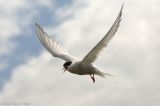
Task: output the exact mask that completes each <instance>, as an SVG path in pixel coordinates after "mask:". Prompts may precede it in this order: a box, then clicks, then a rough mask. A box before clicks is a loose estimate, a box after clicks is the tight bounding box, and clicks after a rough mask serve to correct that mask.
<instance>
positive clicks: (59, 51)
mask: <svg viewBox="0 0 160 106" xmlns="http://www.w3.org/2000/svg"><path fill="white" fill-rule="evenodd" d="M36 29H37V35H38V38H39V40H40V42H41V44H42V45H43V46H44V47H45V48H46V49H47V50H48V51H49V52H50V53H51V54H52V55H53V56H54V57H59V58H61V59H63V60H65V61H71V62H72V61H75V60H76V58H75V57H73V56H71V55H69V53H68V52H67V51H66V50H65V49H64V48H63V47H62V46H60V45H59V44H58V43H57V42H56V41H55V40H54V39H53V38H51V37H50V36H49V35H48V34H47V33H46V32H45V31H44V30H43V29H42V28H41V27H40V25H39V24H37V23H36Z"/></svg>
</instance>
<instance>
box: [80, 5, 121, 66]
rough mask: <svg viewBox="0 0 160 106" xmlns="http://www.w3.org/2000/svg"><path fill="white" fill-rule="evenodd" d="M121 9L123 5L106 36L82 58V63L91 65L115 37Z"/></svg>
mask: <svg viewBox="0 0 160 106" xmlns="http://www.w3.org/2000/svg"><path fill="white" fill-rule="evenodd" d="M122 9H123V5H122V7H121V10H120V12H119V14H118V16H117V18H116V20H115V22H114V24H113V25H112V27H111V28H110V30H109V31H108V32H107V34H106V35H105V36H104V37H103V39H102V40H101V41H100V42H99V43H98V44H97V45H96V46H95V47H94V48H93V49H92V50H91V51H90V52H89V53H88V54H87V55H86V56H85V57H84V58H83V60H82V62H84V63H93V62H94V61H95V60H96V58H97V57H98V54H99V53H100V52H101V51H102V50H103V49H104V48H106V47H107V45H108V42H109V41H110V40H111V38H112V37H113V36H114V35H115V33H116V31H117V29H118V27H119V25H120V22H121V16H122Z"/></svg>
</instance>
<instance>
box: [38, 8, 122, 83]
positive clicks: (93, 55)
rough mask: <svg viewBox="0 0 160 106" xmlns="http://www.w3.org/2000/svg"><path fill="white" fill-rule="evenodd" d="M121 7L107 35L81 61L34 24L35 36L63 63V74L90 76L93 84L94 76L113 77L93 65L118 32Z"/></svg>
mask: <svg viewBox="0 0 160 106" xmlns="http://www.w3.org/2000/svg"><path fill="white" fill-rule="evenodd" d="M122 9H123V5H122V7H121V9H120V11H119V14H118V16H117V18H116V20H115V22H114V24H113V25H112V26H111V28H110V30H109V31H108V32H107V34H106V35H105V36H104V37H103V38H102V39H101V40H100V42H99V43H98V44H97V45H96V46H95V47H94V48H93V49H92V50H91V51H90V52H89V53H88V54H87V55H86V56H85V57H84V58H83V59H82V60H80V59H77V58H76V57H74V56H72V55H70V54H69V53H68V52H67V51H66V50H65V49H64V48H63V47H62V46H61V45H59V44H58V43H57V42H56V41H55V40H54V39H53V38H51V37H50V36H49V35H48V34H47V33H46V32H45V31H44V30H43V29H42V28H41V27H40V25H39V24H37V23H36V29H37V35H38V38H39V40H40V42H41V44H42V45H43V46H44V47H45V48H46V49H47V50H48V51H49V52H50V53H51V54H52V55H53V56H54V57H58V58H61V59H63V60H64V61H65V63H64V64H63V67H64V69H63V70H64V72H65V71H66V70H67V71H69V72H71V73H73V74H78V75H90V77H91V79H92V81H93V83H94V82H95V78H94V75H99V76H101V77H103V78H106V77H107V76H113V75H112V74H108V73H104V72H102V71H101V70H99V69H98V68H97V67H96V66H95V65H93V63H94V62H95V60H96V59H97V57H98V55H99V54H100V52H101V51H102V50H103V49H104V48H106V47H107V45H108V42H109V41H110V40H111V39H112V37H113V36H114V35H115V33H116V32H117V30H118V27H119V26H120V22H121V19H122V18H121V16H122Z"/></svg>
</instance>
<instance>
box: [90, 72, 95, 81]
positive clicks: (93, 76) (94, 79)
mask: <svg viewBox="0 0 160 106" xmlns="http://www.w3.org/2000/svg"><path fill="white" fill-rule="evenodd" d="M92 75H93V76H92ZM92 75H91V74H90V77H91V78H92V80H93V83H95V78H94V74H92Z"/></svg>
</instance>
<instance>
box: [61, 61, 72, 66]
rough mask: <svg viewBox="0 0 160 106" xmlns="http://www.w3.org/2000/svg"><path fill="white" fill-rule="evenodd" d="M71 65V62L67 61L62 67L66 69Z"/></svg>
mask: <svg viewBox="0 0 160 106" xmlns="http://www.w3.org/2000/svg"><path fill="white" fill-rule="evenodd" d="M71 64H72V62H71V61H67V62H65V63H64V64H63V66H64V67H68V66H69V65H71Z"/></svg>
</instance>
